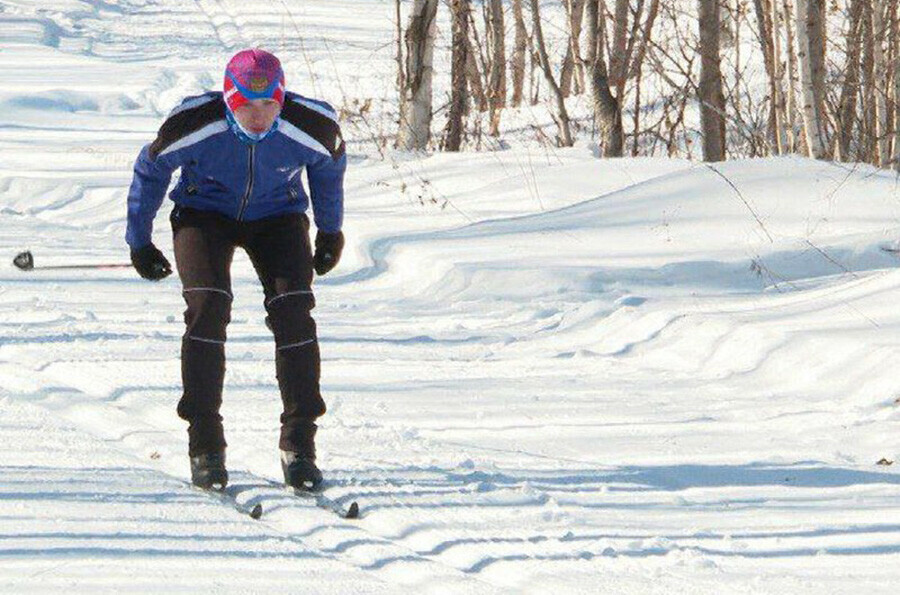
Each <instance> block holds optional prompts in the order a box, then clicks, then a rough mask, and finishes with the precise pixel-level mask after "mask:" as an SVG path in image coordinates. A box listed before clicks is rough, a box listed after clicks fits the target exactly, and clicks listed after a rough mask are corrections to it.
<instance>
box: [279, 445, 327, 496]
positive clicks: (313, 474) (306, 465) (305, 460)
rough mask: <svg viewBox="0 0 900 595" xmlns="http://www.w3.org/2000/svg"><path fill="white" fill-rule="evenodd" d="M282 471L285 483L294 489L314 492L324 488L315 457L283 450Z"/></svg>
mask: <svg viewBox="0 0 900 595" xmlns="http://www.w3.org/2000/svg"><path fill="white" fill-rule="evenodd" d="M281 470H282V471H284V483H285V484H287V485H289V486H291V487H292V488H294V489H298V490H308V491H314V490H317V489H319V488H320V487H321V486H322V472H321V471H319V468H318V467H316V457H315V456H312V457H309V456H305V455H304V454H303V453H298V452H290V451H287V450H282V451H281Z"/></svg>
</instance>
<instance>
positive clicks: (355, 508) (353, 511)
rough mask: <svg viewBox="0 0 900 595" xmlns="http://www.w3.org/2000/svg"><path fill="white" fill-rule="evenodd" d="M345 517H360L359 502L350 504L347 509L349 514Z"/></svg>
mask: <svg viewBox="0 0 900 595" xmlns="http://www.w3.org/2000/svg"><path fill="white" fill-rule="evenodd" d="M345 518H348V519H358V518H359V504H357V503H356V502H353V503H352V504H351V505H350V508H348V509H347V516H346V517H345Z"/></svg>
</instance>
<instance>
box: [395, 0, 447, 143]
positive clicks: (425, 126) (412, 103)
mask: <svg viewBox="0 0 900 595" xmlns="http://www.w3.org/2000/svg"><path fill="white" fill-rule="evenodd" d="M437 6H438V3H437V0H415V2H414V3H413V8H412V12H411V13H410V15H409V25H408V26H407V29H406V36H405V40H406V71H405V74H404V78H405V82H406V84H405V85H404V87H403V88H402V89H401V95H400V130H399V134H398V135H397V145H398V147H400V148H403V149H406V150H424V149H426V148H427V147H428V140H429V138H430V137H431V115H432V107H431V105H432V103H431V102H432V92H431V78H432V72H433V71H432V59H433V56H434V31H435V16H436V14H437Z"/></svg>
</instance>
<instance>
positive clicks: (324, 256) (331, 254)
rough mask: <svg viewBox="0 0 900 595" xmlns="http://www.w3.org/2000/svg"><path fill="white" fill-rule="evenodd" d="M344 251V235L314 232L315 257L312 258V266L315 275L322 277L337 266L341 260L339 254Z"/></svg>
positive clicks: (340, 233)
mask: <svg viewBox="0 0 900 595" xmlns="http://www.w3.org/2000/svg"><path fill="white" fill-rule="evenodd" d="M343 250H344V234H343V233H342V232H340V231H339V232H337V233H325V232H323V231H317V232H316V255H315V257H314V258H313V264H314V266H315V269H316V274H317V275H319V276H322V275H324V274H325V273H327V272H328V271H330V270H331V269H333V268H334V267H336V266H337V263H338V261H339V260H340V259H341V252H342V251H343Z"/></svg>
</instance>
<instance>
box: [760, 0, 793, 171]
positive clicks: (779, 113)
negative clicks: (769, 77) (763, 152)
mask: <svg viewBox="0 0 900 595" xmlns="http://www.w3.org/2000/svg"><path fill="white" fill-rule="evenodd" d="M765 1H766V3H767V4H768V6H769V11H770V14H771V24H772V28H771V30H770V33H771V36H772V37H771V40H772V57H773V60H772V67H773V74H774V77H775V80H774V84H775V92H776V94H777V101H776V102H775V104H774V105H775V114H776V117H775V123H776V126H777V128H776V136H777V139H778V142H777V147H778V153H779V154H780V155H781V154H784V153H785V152H787V151H790V150H791V147H790V137H789V135H788V132H787V131H788V128H789V126H790V121H789V117H788V111H787V102H786V99H785V92H784V69H783V68H782V62H781V17H780V13H779V10H778V9H779V6H778V0H765Z"/></svg>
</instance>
